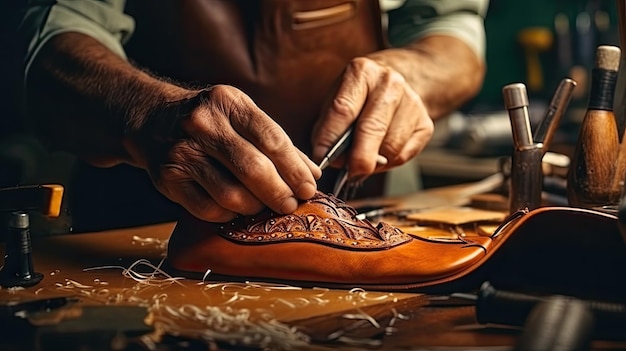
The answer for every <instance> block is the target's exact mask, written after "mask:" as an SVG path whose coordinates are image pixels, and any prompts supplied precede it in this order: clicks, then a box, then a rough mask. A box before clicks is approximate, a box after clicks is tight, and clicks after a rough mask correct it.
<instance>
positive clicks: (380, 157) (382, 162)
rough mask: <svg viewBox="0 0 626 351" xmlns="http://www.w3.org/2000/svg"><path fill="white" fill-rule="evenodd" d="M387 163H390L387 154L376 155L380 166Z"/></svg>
mask: <svg viewBox="0 0 626 351" xmlns="http://www.w3.org/2000/svg"><path fill="white" fill-rule="evenodd" d="M387 163H389V160H387V158H386V157H385V156H383V155H378V156H376V164H377V165H378V166H385V165H386V164H387Z"/></svg>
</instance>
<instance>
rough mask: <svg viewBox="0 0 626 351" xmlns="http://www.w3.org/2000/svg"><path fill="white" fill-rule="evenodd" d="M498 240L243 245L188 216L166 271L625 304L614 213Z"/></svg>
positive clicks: (504, 234)
mask: <svg viewBox="0 0 626 351" xmlns="http://www.w3.org/2000/svg"><path fill="white" fill-rule="evenodd" d="M505 223H506V225H504V226H502V229H501V230H500V231H499V232H497V235H495V236H493V237H485V236H469V235H468V237H466V240H465V241H459V242H450V243H443V242H437V241H428V240H424V239H420V238H418V237H414V238H413V240H411V241H410V242H407V243H404V244H402V245H398V246H395V247H390V248H388V249H384V250H348V249H343V248H339V247H333V246H328V245H323V244H320V243H315V242H305V241H302V242H280V243H268V244H266V245H250V244H245V243H237V242H234V241H232V240H228V239H225V238H224V237H222V236H220V235H218V234H216V233H214V232H211V231H210V230H209V228H212V224H211V223H206V222H202V221H200V220H198V219H196V218H194V217H192V216H190V215H186V216H184V217H183V218H181V219H180V221H179V222H178V223H177V225H176V227H175V228H174V231H173V233H172V236H171V237H170V241H169V248H168V264H169V265H170V267H172V268H173V269H175V270H177V271H179V272H180V273H183V274H185V275H188V276H190V277H202V276H203V274H204V273H206V272H207V270H209V269H210V270H211V276H213V277H221V278H219V279H222V278H223V279H266V280H270V281H280V282H288V283H290V284H298V285H304V286H325V287H329V288H351V287H361V288H364V289H370V290H391V291H394V290H406V291H415V292H425V293H450V292H458V291H471V290H477V289H478V288H479V287H480V285H481V284H482V283H483V282H485V281H490V282H492V283H493V285H494V286H497V287H498V288H499V289H505V290H513V291H520V292H532V293H550V294H555V293H556V294H564V295H570V296H577V297H581V298H592V299H605V300H616V301H623V300H624V296H626V279H624V275H623V271H624V269H625V268H626V244H625V243H624V239H623V238H622V236H621V233H620V231H619V230H618V225H617V218H616V217H615V216H612V215H609V214H606V213H601V212H598V211H593V210H587V209H580V208H570V207H542V208H538V209H536V210H533V211H531V212H530V213H527V214H525V215H522V216H520V217H516V218H515V219H512V220H510V221H509V222H505Z"/></svg>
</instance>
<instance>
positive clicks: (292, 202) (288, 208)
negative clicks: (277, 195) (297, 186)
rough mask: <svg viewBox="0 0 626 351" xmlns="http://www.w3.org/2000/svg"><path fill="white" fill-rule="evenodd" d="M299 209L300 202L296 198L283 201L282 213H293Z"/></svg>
mask: <svg viewBox="0 0 626 351" xmlns="http://www.w3.org/2000/svg"><path fill="white" fill-rule="evenodd" d="M296 208H298V200H296V198H295V197H288V198H287V199H285V201H283V203H282V205H280V213H282V214H286V213H292V212H293V211H295V210H296Z"/></svg>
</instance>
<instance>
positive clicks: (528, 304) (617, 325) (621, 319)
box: [428, 282, 626, 340]
mask: <svg viewBox="0 0 626 351" xmlns="http://www.w3.org/2000/svg"><path fill="white" fill-rule="evenodd" d="M556 297H558V298H560V299H565V300H568V301H569V300H571V301H574V300H576V301H581V303H582V304H584V305H585V306H587V307H588V308H589V309H590V311H591V312H592V313H593V317H594V320H595V326H596V331H595V332H594V336H595V337H602V338H607V339H611V340H625V339H626V335H624V333H623V330H625V328H626V305H624V304H621V303H615V302H605V301H595V300H585V299H578V298H575V297H571V296H564V295H558V294H554V295H547V294H542V295H538V294H537V295H535V294H528V293H521V292H514V291H507V290H499V289H496V288H495V287H494V286H493V285H491V283H489V282H484V283H483V284H482V285H481V287H480V289H479V291H478V292H477V293H453V294H450V295H438V296H437V295H435V296H430V297H429V298H428V302H429V303H428V306H433V307H443V306H463V305H475V307H476V320H477V321H478V323H481V324H502V325H509V326H517V327H522V326H524V325H525V324H526V323H527V321H528V318H529V315H530V314H531V312H532V311H533V309H534V308H536V307H537V306H539V305H540V304H542V303H545V302H548V301H550V300H551V299H554V298H556Z"/></svg>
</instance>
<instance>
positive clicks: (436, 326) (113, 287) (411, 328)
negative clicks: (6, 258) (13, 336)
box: [0, 183, 626, 350]
mask: <svg viewBox="0 0 626 351" xmlns="http://www.w3.org/2000/svg"><path fill="white" fill-rule="evenodd" d="M487 188H489V185H487V184H485V183H480V184H471V185H467V186H459V187H450V188H447V189H444V190H441V189H436V190H431V191H428V192H425V193H423V194H416V195H414V196H408V197H404V198H402V199H392V200H393V201H395V203H396V204H397V206H399V207H402V206H407V207H415V206H418V207H419V206H436V205H450V204H463V203H464V202H466V201H467V197H468V196H469V195H471V194H473V193H477V192H481V191H483V190H485V189H487ZM389 200H390V199H379V200H372V203H376V202H388V201H389ZM174 225H175V223H164V224H157V225H151V226H145V227H137V228H126V229H121V230H112V231H107V232H99V233H90V234H74V235H72V234H68V235H61V236H53V237H48V238H41V239H38V240H36V241H35V242H34V243H33V262H34V267H35V270H36V271H38V272H40V273H42V274H43V275H44V279H43V280H42V282H40V283H39V284H37V285H36V286H33V287H29V288H25V289H6V288H2V289H0V301H2V302H7V301H18V300H29V299H34V298H44V297H55V296H77V297H78V298H79V299H80V302H78V304H79V305H80V304H82V305H85V306H92V305H96V306H127V305H131V306H144V307H146V308H147V313H148V314H147V316H148V318H147V322H148V323H150V325H151V326H154V327H155V329H156V332H155V333H153V334H151V335H153V337H152V338H151V339H150V340H156V342H157V343H158V342H159V341H158V340H160V339H159V336H163V335H174V336H176V337H183V338H190V339H191V340H202V342H205V341H206V340H207V339H210V340H212V341H213V342H216V343H217V345H218V347H219V348H220V349H231V348H232V349H239V348H240V347H243V346H247V347H250V349H256V347H258V346H259V345H260V346H263V347H265V348H266V349H287V348H291V349H300V348H303V349H326V348H333V349H346V350H357V349H369V348H376V349H379V350H380V349H383V350H386V349H413V350H417V349H420V350H429V349H432V350H435V349H436V350H479V349H480V350H508V349H511V348H512V345H514V344H515V342H516V340H517V338H518V336H519V335H520V330H519V329H516V328H510V327H503V326H493V325H480V324H478V323H477V322H476V319H475V316H474V309H473V307H471V306H469V307H468V306H456V307H450V306H445V307H434V306H428V297H427V296H425V295H421V294H413V293H403V292H386V291H364V290H359V289H353V290H330V289H325V288H300V287H298V286H292V285H277V284H270V283H265V282H216V281H212V280H211V275H210V274H209V275H208V276H207V277H206V279H205V280H204V281H201V280H191V279H185V278H182V277H178V276H175V275H168V273H167V270H165V271H162V270H161V269H160V268H158V267H163V266H161V264H162V263H163V262H164V257H165V254H166V244H167V239H168V237H169V235H170V233H171V232H172V230H173V228H174ZM130 273H136V275H135V276H131V274H130ZM139 274H143V275H139ZM235 330H236V331H237V332H234V331H235ZM231 332H233V333H231ZM207 342H208V341H207ZM2 345H3V344H2V341H0V349H5V348H3V346H2ZM5 346H6V345H5ZM8 346H11V345H8ZM8 346H7V347H8ZM13 346H15V345H13ZM594 347H595V348H596V349H619V348H622V349H626V344H616V343H608V342H602V341H598V342H596V343H594ZM6 349H9V350H10V349H11V348H10V347H9V348H6ZM16 349H19V348H16ZM172 349H173V348H172ZM177 349H178V348H177ZM159 350H169V348H166V347H163V348H159Z"/></svg>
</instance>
